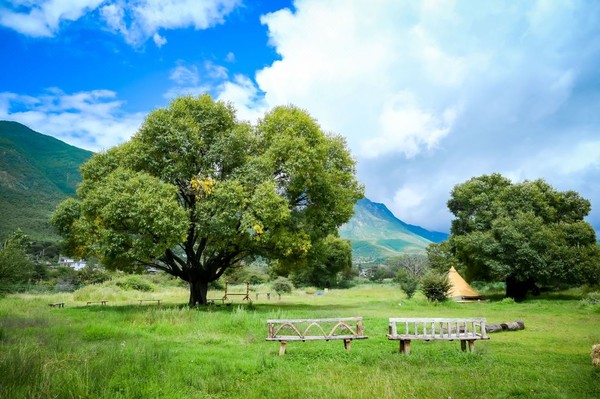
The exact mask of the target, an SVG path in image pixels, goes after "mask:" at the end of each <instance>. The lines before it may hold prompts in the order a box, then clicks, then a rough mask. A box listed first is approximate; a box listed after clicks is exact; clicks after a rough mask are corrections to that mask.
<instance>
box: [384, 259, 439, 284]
mask: <svg viewBox="0 0 600 399" xmlns="http://www.w3.org/2000/svg"><path fill="white" fill-rule="evenodd" d="M384 264H385V265H386V266H387V267H388V268H389V269H390V270H391V271H392V272H393V273H398V271H399V270H404V271H406V273H408V274H409V275H411V276H413V277H416V278H419V277H421V276H422V275H424V274H425V273H426V272H427V270H429V261H428V259H427V257H426V256H425V255H420V254H404V255H400V256H394V257H391V258H388V259H386V260H385V262H384Z"/></svg>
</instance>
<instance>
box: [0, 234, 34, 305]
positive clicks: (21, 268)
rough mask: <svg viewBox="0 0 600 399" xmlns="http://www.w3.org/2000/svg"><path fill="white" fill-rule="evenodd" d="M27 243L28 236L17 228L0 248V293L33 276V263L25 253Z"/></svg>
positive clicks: (27, 280)
mask: <svg viewBox="0 0 600 399" xmlns="http://www.w3.org/2000/svg"><path fill="white" fill-rule="evenodd" d="M29 245H30V241H29V237H28V236H27V235H26V234H24V233H23V232H22V231H21V230H20V229H17V231H15V232H13V233H12V234H10V236H9V237H8V239H7V240H6V241H5V243H4V245H3V247H1V248H0V291H1V292H0V293H2V292H10V291H14V290H16V289H18V286H19V285H20V284H24V283H27V282H29V281H30V280H31V279H32V278H33V277H34V275H35V268H34V265H33V263H32V262H31V261H30V260H29V258H28V257H27V254H26V253H25V251H26V250H27V248H28V247H29Z"/></svg>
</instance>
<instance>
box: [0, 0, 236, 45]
mask: <svg viewBox="0 0 600 399" xmlns="http://www.w3.org/2000/svg"><path fill="white" fill-rule="evenodd" d="M239 4H240V0H206V1H196V0H136V1H125V0H41V1H37V2H31V1H28V0H11V1H9V2H8V3H7V4H6V5H3V6H2V5H0V25H2V26H5V27H7V28H11V29H14V30H15V31H17V32H19V33H22V34H24V35H28V36H32V37H52V36H54V35H55V34H56V33H57V32H58V31H59V29H60V26H61V24H63V23H64V22H68V21H76V20H78V19H80V18H81V17H82V16H84V15H86V14H88V13H92V14H93V17H98V18H100V20H102V21H103V22H104V23H105V24H106V26H107V27H108V28H109V29H110V30H112V31H114V32H116V33H119V34H121V35H122V36H123V37H124V39H125V41H126V42H127V43H129V44H131V45H133V46H140V45H142V44H143V43H145V42H146V41H147V40H148V39H150V38H152V40H153V41H154V43H155V44H156V46H158V47H161V46H163V45H164V44H166V43H167V39H166V38H165V37H164V36H162V35H161V34H160V33H159V32H160V31H161V30H168V29H178V28H189V27H193V28H194V29H206V28H209V27H211V26H214V25H217V24H219V23H222V22H223V20H224V17H225V16H226V15H228V14H229V13H230V12H231V11H232V10H233V9H234V8H235V7H236V6H238V5H239Z"/></svg>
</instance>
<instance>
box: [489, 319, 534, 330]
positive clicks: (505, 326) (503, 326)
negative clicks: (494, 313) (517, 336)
mask: <svg viewBox="0 0 600 399" xmlns="http://www.w3.org/2000/svg"><path fill="white" fill-rule="evenodd" d="M524 329H525V323H523V321H522V320H517V321H514V322H508V323H500V324H486V326H485V331H486V332H488V333H495V332H500V331H519V330H524Z"/></svg>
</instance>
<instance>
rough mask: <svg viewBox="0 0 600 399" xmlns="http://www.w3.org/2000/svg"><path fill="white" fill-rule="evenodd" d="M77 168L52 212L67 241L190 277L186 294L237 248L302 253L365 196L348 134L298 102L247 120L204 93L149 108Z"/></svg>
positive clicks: (199, 293) (196, 298)
mask: <svg viewBox="0 0 600 399" xmlns="http://www.w3.org/2000/svg"><path fill="white" fill-rule="evenodd" d="M81 172H82V177H83V182H82V184H81V185H80V187H79V188H78V190H77V199H68V200H66V201H64V202H63V203H61V204H60V205H59V207H58V208H57V210H56V211H55V213H54V215H53V218H52V220H53V224H54V225H55V226H56V227H57V228H58V230H59V232H60V233H61V234H62V235H63V236H64V237H65V242H66V243H67V245H68V247H69V248H70V249H71V251H72V252H73V253H74V254H77V255H79V256H89V255H95V256H97V257H99V258H100V259H101V261H102V262H103V263H104V264H105V265H106V266H107V267H109V268H112V269H121V270H136V269H140V268H144V267H155V268H157V269H161V270H164V271H165V272H167V273H169V274H172V275H173V276H176V277H179V278H181V279H183V280H185V281H187V282H188V283H189V287H190V298H189V303H190V305H196V304H206V293H207V289H208V283H209V282H211V281H214V280H216V279H218V278H219V277H220V276H221V275H222V274H223V273H224V272H225V270H227V269H228V268H229V267H231V266H233V265H237V264H239V263H240V262H241V261H242V260H244V259H249V258H252V257H254V256H261V257H264V258H268V259H292V258H297V257H302V256H305V255H306V254H307V253H308V252H309V250H310V249H311V247H313V246H314V245H316V244H317V243H318V242H319V241H320V240H322V239H324V238H325V237H327V236H328V235H329V234H331V233H335V232H336V231H337V228H338V226H340V225H341V224H343V223H344V222H346V221H347V220H348V219H349V218H350V217H351V215H352V210H353V206H354V203H355V202H356V200H357V199H359V198H361V197H362V187H361V186H360V185H359V184H358V182H357V181H356V178H355V163H354V161H353V159H352V158H351V156H350V153H349V151H348V149H347V147H346V144H345V141H344V140H343V139H342V138H341V137H340V136H336V135H332V134H325V133H324V132H323V131H322V130H321V128H320V127H319V125H318V124H317V123H316V121H315V120H314V119H312V118H311V117H310V115H308V114H307V113H306V112H304V111H303V110H300V109H298V108H296V107H293V106H286V107H277V108H275V109H273V110H272V111H271V112H269V113H267V114H266V115H265V116H264V118H263V119H261V120H260V121H259V122H258V123H257V124H256V125H254V126H253V125H250V124H248V123H244V122H240V121H238V120H237V119H236V116H235V110H234V108H233V107H232V106H231V105H230V104H226V103H223V102H215V101H213V99H212V98H211V97H210V96H208V95H204V96H200V97H180V98H177V99H175V100H173V101H172V102H171V103H170V104H169V106H168V107H167V108H162V109H158V110H156V111H153V112H152V113H150V114H149V115H148V116H147V117H146V120H145V121H144V123H143V124H142V126H141V128H140V129H139V131H138V132H137V134H135V135H134V136H133V137H132V139H131V140H130V141H128V142H126V143H124V144H122V145H119V146H117V147H114V148H111V149H109V150H108V151H106V152H102V153H99V154H96V155H94V156H93V157H92V158H91V159H90V160H89V161H88V162H87V163H85V164H84V165H83V166H82V168H81Z"/></svg>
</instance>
